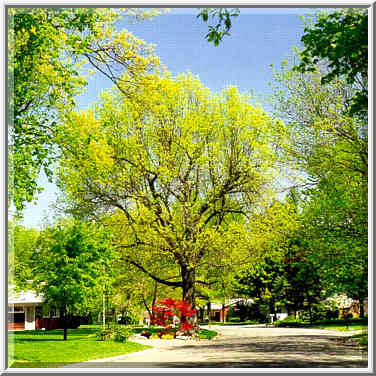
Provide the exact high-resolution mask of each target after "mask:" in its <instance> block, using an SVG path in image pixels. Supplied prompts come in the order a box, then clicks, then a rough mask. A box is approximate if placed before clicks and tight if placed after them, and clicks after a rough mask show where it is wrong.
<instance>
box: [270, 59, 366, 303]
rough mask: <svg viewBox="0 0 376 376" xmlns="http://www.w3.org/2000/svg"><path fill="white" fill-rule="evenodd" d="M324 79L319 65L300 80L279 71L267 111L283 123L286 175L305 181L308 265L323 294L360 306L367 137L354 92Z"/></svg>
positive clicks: (296, 74)
mask: <svg viewBox="0 0 376 376" xmlns="http://www.w3.org/2000/svg"><path fill="white" fill-rule="evenodd" d="M295 64H296V63H295ZM324 75H325V70H324V71H323V68H322V66H320V65H318V66H316V68H315V71H313V72H307V73H300V72H298V71H296V70H295V69H293V68H292V67H291V66H288V65H287V64H285V65H284V66H283V67H282V70H281V71H280V72H277V73H276V81H275V95H274V98H273V104H274V109H275V115H276V116H279V117H282V118H283V119H284V121H285V122H286V124H287V129H288V133H289V139H290V142H289V143H286V144H285V146H286V147H285V149H284V153H285V156H286V161H288V168H289V169H290V171H291V170H292V171H299V174H300V175H301V178H302V180H301V182H303V184H300V189H301V190H302V191H303V192H304V197H305V203H304V204H303V203H301V204H300V206H301V207H302V208H303V212H304V215H303V218H304V220H303V221H304V236H305V237H306V238H307V240H309V242H310V245H309V249H310V256H309V259H310V261H312V262H313V263H314V264H315V265H316V266H318V267H319V270H320V273H321V274H322V277H323V280H325V283H326V289H327V291H332V292H335V291H334V290H335V289H337V291H336V292H341V293H343V292H345V293H347V294H348V295H349V296H352V297H354V298H355V299H359V300H360V301H361V304H362V301H363V299H364V298H365V297H366V296H367V271H368V269H367V263H368V257H367V247H368V238H367V232H368V218H367V216H368V198H367V191H368V181H367V179H368V137H367V133H366V126H365V123H364V121H365V120H364V119H363V118H361V117H359V116H350V115H349V103H348V98H350V97H351V96H352V94H353V93H354V90H355V89H354V87H353V86H352V85H350V84H348V83H346V82H344V81H343V80H341V79H340V78H333V79H332V80H331V81H330V82H328V83H323V81H322V78H323V76H324ZM345 280H346V281H347V282H346V283H344V281H345ZM329 286H331V287H329ZM333 289H334V290H333ZM354 290H358V293H357V295H354Z"/></svg>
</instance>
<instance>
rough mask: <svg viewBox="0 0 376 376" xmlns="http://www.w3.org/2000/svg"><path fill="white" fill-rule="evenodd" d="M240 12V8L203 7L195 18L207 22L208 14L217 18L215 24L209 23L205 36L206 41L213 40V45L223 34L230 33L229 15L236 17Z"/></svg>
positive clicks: (216, 43) (217, 43) (218, 41)
mask: <svg viewBox="0 0 376 376" xmlns="http://www.w3.org/2000/svg"><path fill="white" fill-rule="evenodd" d="M239 13H240V10H239V9H237V8H235V9H230V10H229V9H227V8H203V9H202V10H201V12H200V13H199V14H198V15H197V18H200V17H201V18H202V20H203V21H204V22H208V20H209V15H210V16H211V17H212V18H213V19H217V23H216V24H215V25H209V32H208V33H207V34H206V36H205V38H206V39H207V40H208V42H213V43H214V45H215V46H218V45H219V43H220V42H221V41H222V39H223V37H224V36H225V35H230V33H229V31H230V29H231V17H236V16H238V15H239Z"/></svg>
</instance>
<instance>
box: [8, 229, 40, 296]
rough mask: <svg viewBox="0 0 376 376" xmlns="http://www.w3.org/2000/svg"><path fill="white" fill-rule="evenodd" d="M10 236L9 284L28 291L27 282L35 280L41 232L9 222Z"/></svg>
mask: <svg viewBox="0 0 376 376" xmlns="http://www.w3.org/2000/svg"><path fill="white" fill-rule="evenodd" d="M8 235H9V240H8V283H9V284H10V285H14V286H15V287H16V288H17V289H20V290H22V289H27V288H28V285H27V281H30V280H32V279H33V278H34V273H33V268H34V267H35V263H34V261H33V255H34V253H35V251H36V249H37V245H38V239H39V231H38V230H36V229H33V228H25V227H24V226H22V225H20V224H17V223H14V222H9V227H8Z"/></svg>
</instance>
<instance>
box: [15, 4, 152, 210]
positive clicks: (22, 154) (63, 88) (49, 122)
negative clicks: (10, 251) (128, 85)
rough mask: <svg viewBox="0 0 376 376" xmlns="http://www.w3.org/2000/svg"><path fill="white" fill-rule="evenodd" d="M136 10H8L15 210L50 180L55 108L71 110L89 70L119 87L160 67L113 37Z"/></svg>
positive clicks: (127, 38) (129, 42)
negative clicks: (126, 76) (42, 178)
mask: <svg viewBox="0 0 376 376" xmlns="http://www.w3.org/2000/svg"><path fill="white" fill-rule="evenodd" d="M148 15H150V12H149V13H145V12H142V11H141V10H135V9H108V8H9V9H8V24H9V29H8V47H9V60H8V85H9V86H8V89H9V93H10V94H11V95H10V101H9V111H8V113H9V118H10V119H9V120H10V122H9V124H10V128H9V149H10V150H9V162H10V165H9V172H10V177H9V184H10V186H9V191H10V199H11V204H13V205H14V206H15V208H16V209H17V210H18V211H19V212H21V211H22V209H23V208H24V205H25V203H26V202H30V201H32V200H33V199H34V198H35V194H36V193H37V192H38V191H40V190H41V188H40V187H38V183H37V178H38V175H39V173H40V171H41V170H43V171H44V172H45V173H46V175H47V176H48V177H49V178H51V176H52V169H51V164H52V162H53V161H54V158H55V156H56V144H55V142H54V136H55V133H56V127H57V125H58V124H60V120H59V116H58V111H57V109H58V108H59V107H60V106H66V110H68V109H67V106H71V108H70V110H72V108H73V107H74V105H75V97H76V96H77V95H78V94H79V93H82V91H83V90H84V88H85V86H86V84H87V80H86V78H87V76H88V74H89V70H90V69H94V71H96V72H101V73H102V74H104V75H105V76H106V77H107V78H109V79H110V80H111V81H112V82H113V83H114V84H115V85H118V87H119V88H120V89H121V82H122V79H121V75H122V74H123V73H124V72H128V73H130V74H132V75H142V74H143V73H145V72H149V71H150V70H153V68H155V67H156V66H157V65H158V64H159V62H158V59H157V58H156V57H155V56H153V54H152V49H151V47H150V46H148V45H146V44H145V42H144V41H142V40H139V39H137V38H136V37H134V36H133V35H132V33H130V32H128V31H126V30H123V31H121V32H117V31H115V28H114V23H115V22H116V21H118V20H119V18H120V16H128V17H131V18H132V19H135V18H136V19H142V18H145V17H147V16H148Z"/></svg>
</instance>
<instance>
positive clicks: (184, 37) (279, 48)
mask: <svg viewBox="0 0 376 376" xmlns="http://www.w3.org/2000/svg"><path fill="white" fill-rule="evenodd" d="M307 12H309V10H308V9H304V8H299V9H296V8H282V9H281V8H280V9H277V8H274V9H273V8H272V9H260V8H254V9H247V10H243V12H242V14H241V15H240V16H238V17H235V18H234V19H233V27H232V29H231V36H229V37H225V39H224V40H223V42H222V43H221V44H220V45H219V46H218V47H215V46H214V45H213V44H210V43H208V42H207V41H206V39H205V34H206V33H207V24H205V23H203V22H202V20H199V19H197V18H196V14H197V11H196V10H194V9H188V10H187V9H175V10H173V11H172V12H171V13H169V14H163V15H161V16H158V17H156V18H155V19H154V20H152V21H145V22H141V23H138V24H128V23H127V22H126V21H122V22H120V23H119V25H118V26H119V29H121V28H127V29H128V30H130V31H132V32H134V34H135V35H136V36H137V37H139V38H141V39H144V40H145V41H146V42H149V43H153V44H155V50H156V53H157V55H158V56H159V57H160V59H161V61H162V63H163V64H164V65H165V66H166V67H167V69H168V70H169V71H170V72H171V73H172V74H173V75H176V74H179V73H183V72H188V71H189V72H192V73H193V74H195V75H198V76H199V77H200V79H201V81H202V82H203V83H204V84H205V85H206V86H208V87H209V88H210V89H211V90H213V91H217V90H221V89H222V88H224V87H225V86H228V85H235V86H237V87H238V88H239V89H240V90H241V91H244V92H249V91H250V90H253V91H254V93H255V94H256V95H262V96H263V97H266V96H267V95H268V94H270V92H271V88H270V86H269V84H268V82H270V81H271V78H272V75H271V70H270V64H274V65H276V66H278V65H279V64H280V63H281V61H282V60H283V59H284V58H285V57H286V56H287V55H288V54H289V53H290V52H291V49H292V47H293V46H299V41H300V37H301V35H302V32H303V22H302V21H301V20H300V19H299V17H298V15H299V14H303V13H307ZM109 87H111V83H110V82H109V81H108V80H106V79H105V78H104V77H101V76H98V75H94V76H93V77H92V79H91V80H90V82H89V85H88V87H87V90H86V92H85V94H84V95H82V96H81V97H80V100H79V103H80V107H81V108H86V107H88V106H90V104H91V103H92V102H94V101H95V100H96V99H97V98H98V95H99V93H100V91H101V90H104V89H106V88H109ZM40 184H41V185H42V186H44V187H45V190H44V191H43V192H42V193H41V194H40V195H39V196H38V201H37V203H36V204H30V205H28V206H27V208H26V209H25V211H24V220H23V223H24V224H25V226H27V227H31V226H32V227H40V226H41V224H42V220H43V217H44V216H47V217H49V218H51V217H52V215H53V211H52V210H51V209H49V206H50V204H51V203H53V202H54V201H55V199H56V195H57V194H58V191H57V188H56V187H55V185H53V184H49V183H48V182H47V180H46V178H45V177H43V176H42V177H41V178H40Z"/></svg>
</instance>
